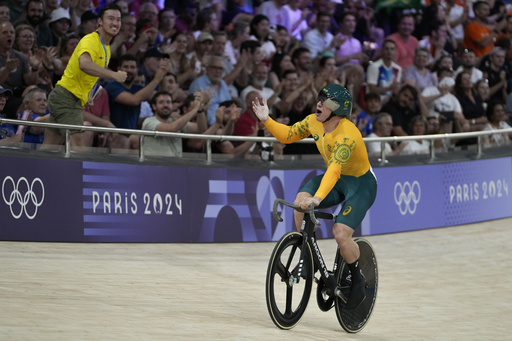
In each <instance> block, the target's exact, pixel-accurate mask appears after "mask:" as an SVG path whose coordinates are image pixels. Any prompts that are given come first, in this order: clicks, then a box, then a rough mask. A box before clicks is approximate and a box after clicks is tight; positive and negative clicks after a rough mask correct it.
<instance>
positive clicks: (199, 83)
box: [188, 75, 231, 126]
mask: <svg viewBox="0 0 512 341" xmlns="http://www.w3.org/2000/svg"><path fill="white" fill-rule="evenodd" d="M208 87H210V88H212V89H213V98H212V99H210V107H209V108H208V113H207V117H208V125H209V126H211V125H212V124H214V123H215V111H216V110H217V109H218V108H219V104H220V103H222V102H224V101H230V100H231V95H230V94H229V89H228V86H227V85H226V82H224V80H222V79H221V80H220V90H219V92H217V91H215V88H214V87H213V84H212V82H210V80H209V79H208V77H206V75H202V76H201V77H198V78H196V79H195V80H194V81H193V82H192V84H190V87H189V89H188V93H189V94H193V93H194V92H196V91H197V90H203V91H204V90H206V89H207V88H208Z"/></svg>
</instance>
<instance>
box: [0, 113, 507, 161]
mask: <svg viewBox="0 0 512 341" xmlns="http://www.w3.org/2000/svg"><path fill="white" fill-rule="evenodd" d="M2 123H6V124H13V125H19V124H23V125H26V126H35V127H49V128H58V129H65V130H66V134H65V143H64V156H65V157H66V158H68V157H70V155H71V145H70V133H69V131H70V130H74V131H80V132H85V131H95V132H103V133H118V134H130V135H139V136H140V137H139V142H140V144H139V145H140V147H139V161H140V162H142V161H144V136H152V137H159V136H167V137H179V138H187V139H201V140H207V142H206V162H207V163H211V161H212V149H211V142H212V141H225V140H230V141H244V142H245V141H254V142H267V143H269V144H270V146H271V147H273V144H274V143H277V142H278V141H277V140H276V139H275V138H273V137H253V136H233V135H204V134H189V133H170V132H162V131H150V130H133V129H120V128H105V127H93V126H84V125H82V126H76V125H70V124H58V123H43V122H32V121H21V120H12V119H7V118H0V124H2ZM494 134H512V128H511V129H502V130H493V131H490V130H486V131H477V132H470V133H453V134H436V135H414V136H391V137H365V138H364V141H365V142H380V143H381V154H380V158H379V161H380V163H381V164H385V163H386V156H387V155H386V152H385V144H386V143H388V142H391V143H392V142H399V141H409V140H427V141H430V158H431V160H434V159H435V155H436V150H435V148H434V147H433V146H434V141H436V140H448V141H449V140H458V139H465V138H474V137H476V138H477V139H478V143H477V152H476V155H475V157H476V158H480V157H481V156H482V150H483V137H484V136H487V135H494ZM314 142H315V141H314V140H313V139H312V138H308V139H304V140H301V141H298V142H297V143H314ZM272 150H273V148H271V151H270V153H271V154H270V159H269V160H270V161H272V160H273V155H272Z"/></svg>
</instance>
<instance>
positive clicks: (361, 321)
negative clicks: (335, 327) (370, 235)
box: [335, 238, 379, 333]
mask: <svg viewBox="0 0 512 341" xmlns="http://www.w3.org/2000/svg"><path fill="white" fill-rule="evenodd" d="M355 241H356V243H357V245H359V250H360V253H361V255H360V257H359V268H360V269H361V271H362V273H363V275H364V277H365V279H366V298H365V300H364V301H363V302H362V303H361V304H360V305H359V306H358V307H356V308H354V309H347V308H346V305H345V303H344V302H343V301H342V300H341V299H339V298H336V300H335V307H336V316H337V317H338V322H339V323H340V325H341V327H342V328H343V329H344V330H345V331H347V332H349V333H357V332H359V331H361V329H363V328H364V327H365V326H366V324H367V323H368V321H369V319H370V316H371V314H372V312H373V308H374V307H375V300H376V299H377V286H378V278H379V277H378V267H377V257H376V256H375V252H374V250H373V248H372V246H371V244H370V243H369V242H368V241H367V240H366V239H363V238H359V239H356V240H355ZM336 276H337V277H336V279H337V283H338V285H339V286H341V290H342V292H343V294H345V296H346V297H349V296H350V286H351V284H352V282H351V280H350V270H349V269H348V266H347V264H346V263H345V261H344V260H343V261H342V262H341V266H340V267H339V269H338V272H337V274H336Z"/></svg>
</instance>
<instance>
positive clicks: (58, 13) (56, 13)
mask: <svg viewBox="0 0 512 341" xmlns="http://www.w3.org/2000/svg"><path fill="white" fill-rule="evenodd" d="M61 19H67V20H68V22H69V24H70V25H71V17H70V16H69V12H68V11H67V10H66V9H64V8H62V7H59V8H57V9H54V10H53V11H52V15H51V18H50V24H51V23H54V22H56V21H59V20H61Z"/></svg>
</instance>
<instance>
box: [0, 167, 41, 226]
mask: <svg viewBox="0 0 512 341" xmlns="http://www.w3.org/2000/svg"><path fill="white" fill-rule="evenodd" d="M38 194H39V196H40V197H39V196H38ZM2 197H3V199H4V202H5V203H6V204H7V205H8V206H9V208H10V209H11V214H12V216H13V217H14V218H15V219H19V218H20V217H21V216H22V215H23V213H25V215H26V216H27V218H28V219H34V218H35V216H36V214H37V209H38V208H39V206H41V205H42V204H43V201H44V185H43V182H42V181H41V179H39V178H35V179H34V180H32V183H30V184H29V182H28V180H27V179H26V178H24V177H21V178H19V180H18V182H15V181H14V179H13V178H12V177H10V176H7V177H6V178H5V179H4V181H3V182H2ZM18 210H19V212H18Z"/></svg>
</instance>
